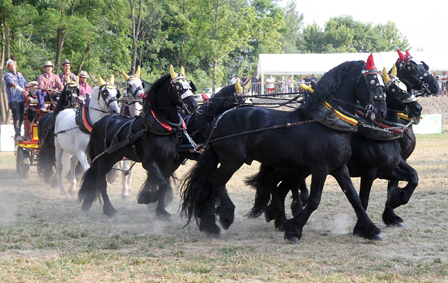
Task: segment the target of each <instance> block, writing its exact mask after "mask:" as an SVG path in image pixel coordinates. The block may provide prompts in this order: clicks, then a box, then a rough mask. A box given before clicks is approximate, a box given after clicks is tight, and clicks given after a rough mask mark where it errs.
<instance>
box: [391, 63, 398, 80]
mask: <svg viewBox="0 0 448 283" xmlns="http://www.w3.org/2000/svg"><path fill="white" fill-rule="evenodd" d="M390 74H391V75H392V76H394V77H396V76H397V66H395V64H394V65H393V66H392V71H391V72H390Z"/></svg>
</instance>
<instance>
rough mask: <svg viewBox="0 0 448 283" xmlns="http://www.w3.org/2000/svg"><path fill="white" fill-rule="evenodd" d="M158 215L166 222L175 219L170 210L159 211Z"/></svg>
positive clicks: (158, 217)
mask: <svg viewBox="0 0 448 283" xmlns="http://www.w3.org/2000/svg"><path fill="white" fill-rule="evenodd" d="M156 217H157V219H158V220H161V221H165V222H171V221H173V217H172V216H171V214H169V213H168V212H164V213H157V214H156Z"/></svg>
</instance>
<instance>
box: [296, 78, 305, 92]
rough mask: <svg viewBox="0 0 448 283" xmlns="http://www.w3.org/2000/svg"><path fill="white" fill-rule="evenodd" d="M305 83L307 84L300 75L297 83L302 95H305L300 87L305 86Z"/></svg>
mask: <svg viewBox="0 0 448 283" xmlns="http://www.w3.org/2000/svg"><path fill="white" fill-rule="evenodd" d="M304 83H305V80H304V79H303V76H302V75H300V77H299V80H298V81H297V90H298V92H299V93H300V94H303V93H304V91H303V89H302V88H301V87H300V85H301V84H304Z"/></svg>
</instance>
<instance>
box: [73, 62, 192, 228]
mask: <svg viewBox="0 0 448 283" xmlns="http://www.w3.org/2000/svg"><path fill="white" fill-rule="evenodd" d="M170 73H171V74H168V75H165V76H163V77H162V78H160V79H159V80H157V81H156V82H155V83H154V84H153V85H152V86H151V88H150V89H149V90H148V91H147V92H146V97H145V99H144V101H143V103H144V107H143V115H141V116H138V117H136V118H133V119H131V118H126V117H122V116H119V115H109V116H106V117H104V118H102V119H101V120H100V121H98V122H97V123H95V125H94V126H93V129H92V132H91V135H90V142H89V148H88V150H89V155H90V158H92V160H93V161H92V164H91V167H90V168H89V169H88V170H87V172H86V173H85V174H84V180H83V182H82V186H81V189H80V190H79V194H78V197H79V198H78V199H79V202H82V210H84V211H88V210H89V209H90V207H91V206H92V203H93V201H94V200H95V199H96V197H97V196H98V194H101V196H102V199H103V202H104V205H103V212H104V213H105V214H106V215H108V216H113V215H114V214H115V213H116V212H117V211H116V209H115V208H114V207H113V205H112V203H111V202H110V200H109V197H108V195H107V182H106V174H107V173H108V172H109V171H110V170H111V169H112V167H113V165H114V164H115V163H117V162H118V161H120V160H122V159H123V158H124V157H126V158H128V159H130V160H134V161H138V162H141V163H142V166H143V168H145V169H146V171H147V179H146V182H145V185H144V189H143V190H151V189H152V188H155V187H156V188H158V192H159V193H158V196H157V199H158V204H157V209H156V213H157V216H158V217H160V218H162V219H163V218H170V214H169V213H168V212H167V211H166V210H165V199H164V198H165V192H166V191H167V190H171V186H170V180H169V178H170V177H171V174H172V172H173V171H172V167H173V163H174V161H175V159H176V156H177V154H178V150H179V144H180V138H179V137H180V133H181V132H182V131H183V130H184V129H185V124H184V121H183V119H182V118H181V117H180V116H179V107H183V108H184V109H185V110H186V111H187V112H190V113H193V112H195V111H196V109H197V103H196V100H195V99H194V97H193V92H192V91H191V84H189V83H188V82H187V81H186V78H185V75H184V71H183V68H182V69H181V72H180V73H179V74H176V73H175V72H174V70H173V68H172V66H171V69H170Z"/></svg>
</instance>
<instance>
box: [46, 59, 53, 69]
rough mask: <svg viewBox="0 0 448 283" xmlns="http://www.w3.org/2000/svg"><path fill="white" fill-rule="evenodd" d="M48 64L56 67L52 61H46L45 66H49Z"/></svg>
mask: <svg viewBox="0 0 448 283" xmlns="http://www.w3.org/2000/svg"><path fill="white" fill-rule="evenodd" d="M48 66H51V67H54V66H53V64H52V63H51V61H47V62H45V65H44V68H45V67H48Z"/></svg>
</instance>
